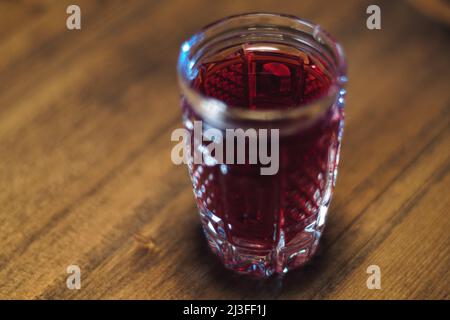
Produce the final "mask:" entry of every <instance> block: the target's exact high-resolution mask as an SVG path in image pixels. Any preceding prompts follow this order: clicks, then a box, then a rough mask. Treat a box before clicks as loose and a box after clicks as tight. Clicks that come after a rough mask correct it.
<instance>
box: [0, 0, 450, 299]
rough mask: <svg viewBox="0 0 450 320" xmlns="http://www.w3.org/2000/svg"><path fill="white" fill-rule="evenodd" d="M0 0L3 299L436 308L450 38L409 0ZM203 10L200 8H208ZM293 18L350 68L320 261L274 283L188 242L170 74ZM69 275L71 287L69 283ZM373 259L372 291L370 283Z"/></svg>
mask: <svg viewBox="0 0 450 320" xmlns="http://www.w3.org/2000/svg"><path fill="white" fill-rule="evenodd" d="M69 4H70V2H69V1H51V0H45V1H21V2H18V1H17V2H16V1H0V88H1V90H0V298H3V299H14V298H24V299H68V298H73V299H79V298H83V299H95V298H101V299H109V298H125V299H131V298H138V299H182V298H183V299H190V298H192V299H207V298H217V299H231V298H234V299H260V298H261V299H270V298H277V299H286V298H288V299H321V298H327V299H355V298H356V299H358V298H361V299H381V298H387V299H397V298H406V299H449V298H450V275H449V266H450V251H449V247H450V237H449V231H450V218H449V210H448V208H449V206H450V203H449V197H448V192H449V186H450V174H449V165H450V151H449V142H450V130H449V107H450V91H449V90H448V89H449V80H450V60H449V55H448V54H449V52H450V51H449V50H450V41H448V40H449V33H448V31H449V30H448V29H446V27H445V26H442V25H438V24H436V23H434V22H433V21H431V20H429V19H427V18H425V17H422V16H421V15H420V14H419V13H418V12H417V11H415V10H414V9H412V8H411V7H410V5H409V4H408V2H407V1H381V2H380V4H379V5H380V7H381V9H382V29H381V30H373V31H371V30H368V29H367V28H366V26H365V19H366V17H367V15H366V13H365V9H366V7H367V6H368V5H369V4H370V3H369V2H366V1H356V0H351V1H343V0H341V1H312V0H311V1H300V2H299V1H284V0H283V1H280V0H278V1H239V2H238V1H215V2H214V5H211V2H210V1H206V0H192V1H189V4H187V2H186V1H181V0H174V1H144V0H142V1H141V0H133V1H127V2H125V1H115V0H111V1H87V0H84V1H77V4H79V5H80V7H81V10H82V30H79V31H68V30H67V29H66V26H65V19H66V17H67V15H66V13H65V11H66V7H67V6H68V5H69ZM206 7H207V8H208V10H206V9H205V8H206ZM246 11H271V12H285V13H290V14H295V15H298V16H301V17H304V18H307V19H309V20H312V21H315V22H317V23H319V24H321V25H322V26H323V27H324V28H325V29H327V30H329V31H330V32H332V33H333V35H335V36H336V38H338V39H339V40H340V42H342V43H343V45H344V48H345V49H346V53H347V57H348V61H349V78H350V84H349V88H348V92H349V95H348V100H347V109H346V110H347V114H346V129H345V135H344V143H343V149H342V158H341V159H342V160H341V166H340V172H339V177H338V182H337V188H336V192H335V195H334V199H333V203H332V206H331V209H330V214H329V219H328V222H327V229H326V232H325V235H324V238H323V242H322V246H321V249H320V252H319V254H318V255H317V257H316V258H314V260H313V261H312V263H310V264H309V265H308V266H306V267H304V268H302V269H300V270H298V271H294V272H291V273H289V274H288V275H287V276H286V277H284V278H271V279H269V280H266V281H257V280H254V279H248V278H245V277H242V276H238V275H235V274H233V273H231V272H228V271H225V270H224V269H223V268H222V267H221V265H220V263H219V262H218V261H217V260H216V258H215V257H214V256H213V255H212V254H210V253H209V251H208V250H207V247H206V243H205V240H204V239H203V236H202V234H201V230H200V225H199V219H198V217H197V213H196V209H195V205H194V200H193V196H192V191H191V186H190V182H189V179H188V176H187V170H186V168H184V167H177V166H174V165H173V164H172V162H171V161H170V150H171V148H172V144H171V142H170V133H171V131H172V130H173V129H175V128H177V127H180V126H181V120H180V111H179V107H178V104H179V102H178V99H179V93H178V88H177V82H176V75H175V64H176V59H177V54H178V48H179V45H180V43H181V42H182V41H183V40H184V39H186V38H187V37H188V36H189V35H190V34H192V33H194V32H195V31H196V30H198V29H199V28H200V27H201V26H203V25H205V24H207V23H209V22H211V21H213V20H216V19H219V18H221V17H223V16H226V15H229V14H234V13H238V12H246ZM71 264H77V265H79V266H80V268H81V272H82V288H81V290H69V289H67V287H66V277H67V274H66V267H67V266H68V265H71ZM374 264H375V265H379V266H380V268H381V271H382V289H381V290H369V289H367V287H366V280H367V277H368V274H367V273H366V268H367V267H368V266H369V265H374Z"/></svg>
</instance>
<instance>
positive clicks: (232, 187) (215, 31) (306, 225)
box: [178, 13, 347, 277]
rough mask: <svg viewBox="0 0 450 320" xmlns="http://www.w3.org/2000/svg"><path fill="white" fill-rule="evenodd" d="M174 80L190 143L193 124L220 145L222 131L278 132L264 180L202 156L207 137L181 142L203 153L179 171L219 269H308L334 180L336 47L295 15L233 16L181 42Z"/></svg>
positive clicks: (340, 69)
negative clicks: (274, 159)
mask: <svg viewBox="0 0 450 320" xmlns="http://www.w3.org/2000/svg"><path fill="white" fill-rule="evenodd" d="M178 76H179V83H180V88H181V93H182V102H181V105H182V112H183V121H184V125H185V128H186V129H187V130H188V132H189V133H191V136H192V137H195V133H194V131H195V124H198V123H199V122H198V121H202V127H201V130H203V131H202V132H203V133H204V132H205V130H207V129H208V128H215V129H217V130H220V131H221V132H224V134H223V136H224V137H225V138H224V139H225V140H226V139H227V138H226V135H225V130H226V129H238V128H241V129H243V130H246V129H249V128H252V129H255V130H261V129H267V131H269V130H271V129H277V130H278V134H279V138H278V140H277V141H276V144H277V148H275V149H273V150H275V151H276V152H277V155H278V167H277V168H276V169H277V171H276V172H275V173H274V172H272V173H271V174H265V175H263V174H261V172H262V171H261V170H260V169H261V168H263V167H267V166H266V165H265V164H262V163H257V164H254V163H253V164H252V163H247V162H246V163H220V162H218V161H215V159H214V158H211V156H212V154H211V153H209V154H208V152H207V151H205V150H207V148H206V147H207V146H208V141H206V142H205V141H198V140H199V139H197V140H195V139H194V138H192V139H190V140H189V142H188V147H189V148H190V150H194V151H195V149H197V151H198V152H199V153H201V154H202V155H203V162H202V163H196V162H195V161H194V157H193V156H192V155H190V156H188V157H187V165H188V168H189V174H190V177H191V180H192V184H193V189H194V195H195V200H196V203H197V206H198V210H199V212H200V218H201V223H202V225H203V230H204V233H205V235H206V238H207V241H208V243H209V246H210V248H211V249H212V250H213V252H215V253H216V254H217V255H218V256H219V257H220V259H221V260H222V261H223V263H224V265H225V266H226V267H227V268H230V269H232V270H235V271H237V272H240V273H246V274H252V275H256V276H263V277H267V276H270V275H272V274H273V273H285V272H287V271H288V270H291V269H293V268H295V267H298V266H300V265H303V264H304V263H306V262H307V261H308V260H309V259H310V258H311V257H312V255H313V254H314V252H315V251H316V249H317V246H318V243H319V239H320V237H321V234H322V232H323V229H324V225H325V219H326V215H327V211H328V207H329V205H330V201H331V196H332V193H333V189H334V185H335V181H336V173H337V165H338V161H339V150H340V144H341V137H342V130H343V118H344V111H343V108H344V96H345V89H344V85H345V83H346V81H347V77H346V64H345V58H344V54H343V50H342V48H341V46H340V45H339V44H338V43H337V42H336V41H335V40H334V39H333V38H332V37H331V36H330V35H329V34H328V33H326V32H325V31H324V30H322V28H321V27H320V26H318V25H315V24H312V23H310V22H307V21H304V20H301V19H299V18H297V17H294V16H289V15H279V14H267V13H254V14H244V15H238V16H232V17H228V18H225V19H223V20H220V21H218V22H215V23H213V24H211V25H209V26H207V27H205V28H204V29H202V30H201V31H200V32H199V33H197V34H195V35H194V36H192V37H191V38H190V39H189V40H188V41H186V42H185V43H183V44H182V47H181V52H180V56H179V62H178ZM270 132H272V131H270ZM269 135H272V133H270V134H269ZM233 139H234V138H233ZM258 139H260V138H259V136H258ZM268 139H269V138H268ZM200 140H202V139H200ZM270 141H272V140H270ZM273 141H275V140H273ZM225 142H227V141H225ZM225 142H224V144H225ZM271 143H272V144H273V143H274V142H271ZM245 146H246V147H248V146H249V140H245ZM271 150H272V149H271ZM245 159H246V160H248V155H246V156H245ZM266 164H267V163H266Z"/></svg>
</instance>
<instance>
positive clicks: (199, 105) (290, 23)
mask: <svg viewBox="0 0 450 320" xmlns="http://www.w3.org/2000/svg"><path fill="white" fill-rule="evenodd" d="M240 19H244V20H245V19H247V20H252V19H255V22H254V24H252V25H247V26H245V25H244V27H247V28H249V27H251V26H252V27H264V26H266V27H267V26H272V27H287V28H289V29H290V30H291V31H293V32H299V33H303V34H306V35H309V36H311V37H312V38H313V40H314V41H315V43H317V44H318V45H319V46H320V47H322V48H323V49H325V50H328V51H329V52H330V54H331V57H332V58H333V60H334V64H335V68H334V72H333V74H332V80H333V81H332V84H331V85H330V87H329V88H328V90H327V92H326V93H325V94H324V95H322V96H321V97H319V98H317V99H314V100H313V101H312V102H310V103H306V104H300V105H293V106H292V107H291V108H287V109H265V110H251V109H245V108H242V107H239V106H231V105H229V104H227V103H225V102H223V101H221V100H219V99H216V98H213V97H210V96H207V95H205V94H203V93H201V92H200V91H199V90H197V89H195V88H193V87H192V86H191V80H192V79H193V77H194V76H192V74H191V71H192V68H193V67H194V66H195V62H196V59H194V57H193V55H194V54H195V53H196V50H199V49H201V48H202V47H203V46H204V45H205V39H208V37H212V38H214V32H218V31H220V30H221V29H223V30H222V33H223V32H226V31H227V30H229V29H227V28H226V27H227V25H231V24H232V23H233V22H238V21H239V20H240ZM265 19H266V20H270V19H280V20H282V21H280V23H275V24H264V23H263V21H264V20H265ZM258 20H260V21H258ZM248 22H250V21H248ZM281 22H283V23H284V24H281ZM266 23H267V22H266ZM207 33H212V34H213V35H208V34H207ZM216 36H217V35H216ZM346 72H347V65H346V58H345V54H344V50H343V48H342V46H341V45H340V44H339V43H338V42H337V41H336V40H335V39H334V38H333V37H332V36H331V35H330V34H329V33H328V32H326V31H325V30H323V29H322V27H321V26H320V25H318V24H314V23H311V22H309V21H307V20H304V19H301V18H299V17H296V16H294V15H289V14H278V13H264V12H255V13H243V14H237V15H232V16H227V17H224V18H222V19H220V20H217V21H215V22H212V23H210V24H208V25H206V26H205V27H203V28H201V29H200V31H199V32H197V33H196V34H194V35H193V36H191V37H190V38H189V39H188V40H187V41H185V42H183V44H182V45H181V50H180V54H179V58H178V64H177V73H178V82H179V85H180V88H181V92H182V94H183V96H184V98H185V99H187V101H188V103H189V104H190V105H191V106H192V108H193V110H194V111H195V112H196V113H197V114H198V115H200V116H201V117H202V118H204V119H206V120H207V121H208V122H210V123H212V124H214V125H216V126H219V127H220V126H224V125H232V124H233V123H235V122H239V121H250V122H269V121H275V122H276V121H284V120H290V119H299V118H304V119H311V118H316V117H317V116H318V115H320V114H322V113H323V112H324V111H325V110H326V109H328V108H329V107H330V106H331V105H332V104H333V103H335V101H336V100H337V99H338V97H339V95H340V94H341V93H342V92H341V89H342V88H343V87H344V86H345V84H346V82H347V74H346ZM299 106H301V107H299Z"/></svg>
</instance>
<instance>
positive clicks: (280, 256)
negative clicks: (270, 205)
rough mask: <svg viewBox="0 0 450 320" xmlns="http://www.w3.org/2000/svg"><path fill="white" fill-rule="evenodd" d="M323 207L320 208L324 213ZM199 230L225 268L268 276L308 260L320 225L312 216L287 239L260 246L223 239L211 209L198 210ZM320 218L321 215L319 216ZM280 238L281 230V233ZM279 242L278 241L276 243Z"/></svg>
mask: <svg viewBox="0 0 450 320" xmlns="http://www.w3.org/2000/svg"><path fill="white" fill-rule="evenodd" d="M326 211H327V208H323V215H324V216H325V215H326ZM200 216H201V220H202V225H203V231H204V234H205V236H206V239H207V241H208V245H209V247H210V248H211V250H212V251H213V252H214V253H215V254H216V255H217V256H218V257H219V258H220V259H221V260H222V263H223V264H224V265H225V267H226V268H228V269H230V270H233V271H235V272H238V273H241V274H248V275H251V276H256V277H262V278H266V277H270V276H271V275H273V274H283V273H287V272H288V271H289V270H292V269H295V268H298V267H300V266H302V265H304V264H306V263H307V262H308V261H309V260H311V258H312V256H313V255H314V254H315V252H316V250H317V248H318V245H319V240H320V236H321V234H322V231H323V227H324V225H323V224H321V223H318V222H319V221H320V219H321V217H320V213H319V214H318V216H319V217H317V216H316V217H315V219H314V222H313V223H311V224H310V225H308V226H307V227H305V228H304V229H303V230H302V231H300V232H298V234H297V235H296V236H295V239H293V240H292V241H290V243H287V244H284V241H281V242H283V243H282V245H278V246H275V247H274V248H270V249H264V248H258V247H257V246H242V245H236V244H233V243H231V242H230V241H229V240H227V239H226V237H225V233H224V231H223V230H224V229H223V228H222V226H221V222H219V221H217V217H215V216H214V219H211V217H210V216H211V213H209V214H204V213H202V212H200ZM322 218H324V217H322ZM281 238H283V234H282V235H281ZM279 244H280V243H279Z"/></svg>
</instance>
